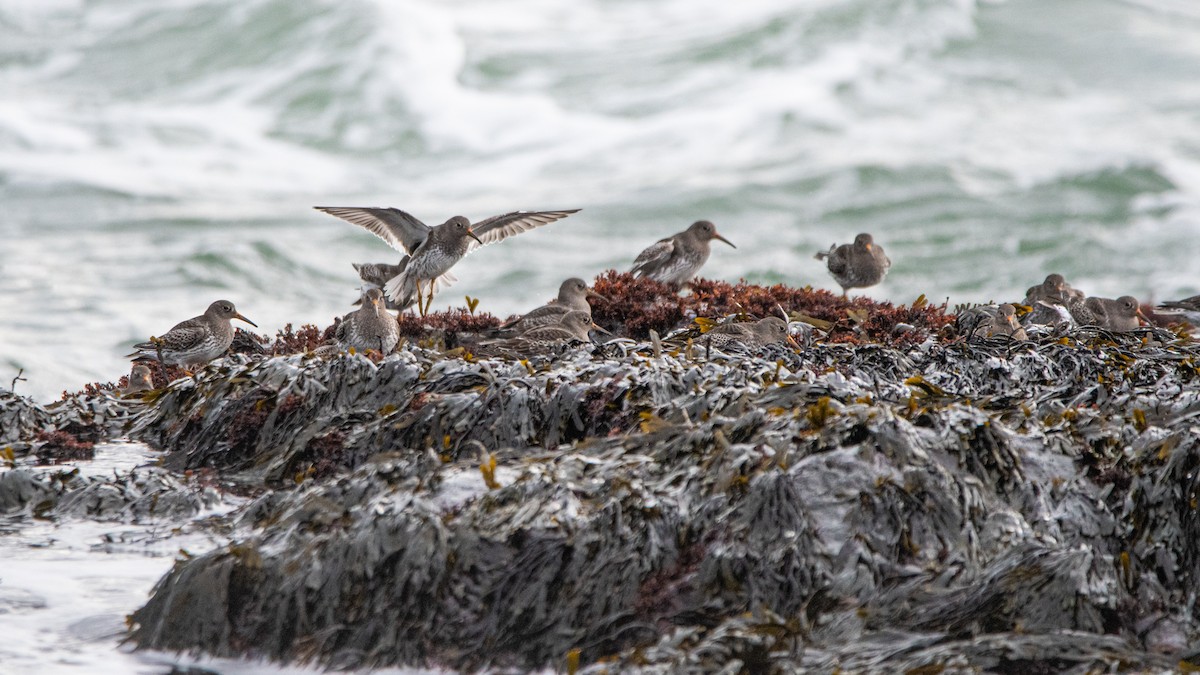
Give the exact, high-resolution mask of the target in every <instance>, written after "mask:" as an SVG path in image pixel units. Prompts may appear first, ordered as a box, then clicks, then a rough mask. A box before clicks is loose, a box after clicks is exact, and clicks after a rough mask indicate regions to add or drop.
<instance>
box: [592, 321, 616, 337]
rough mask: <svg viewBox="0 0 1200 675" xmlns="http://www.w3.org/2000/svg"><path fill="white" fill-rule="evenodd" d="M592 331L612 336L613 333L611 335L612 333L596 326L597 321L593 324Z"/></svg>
mask: <svg viewBox="0 0 1200 675" xmlns="http://www.w3.org/2000/svg"><path fill="white" fill-rule="evenodd" d="M592 330H598V331H600V332H601V333H604V334H605V335H612V333H610V332H608V331H606V330H604V329H603V328H601V327H600V326H598V325H596V322H595V321H593V322H592Z"/></svg>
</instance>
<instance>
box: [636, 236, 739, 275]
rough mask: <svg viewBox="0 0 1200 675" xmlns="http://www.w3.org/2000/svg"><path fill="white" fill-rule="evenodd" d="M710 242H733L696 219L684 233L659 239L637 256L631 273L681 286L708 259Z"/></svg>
mask: <svg viewBox="0 0 1200 675" xmlns="http://www.w3.org/2000/svg"><path fill="white" fill-rule="evenodd" d="M713 239H720V240H721V241H723V242H725V243H726V244H729V245H730V246H733V242H731V241H729V240H728V239H726V238H725V237H722V236H721V235H720V234H717V226H716V225H713V224H712V223H710V222H709V221H707V220H697V221H696V222H694V223H692V226H691V227H689V228H688V229H686V230H684V231H683V232H679V233H677V234H674V235H672V236H670V237H667V238H666V239H659V240H658V241H657V242H655V243H654V244H652V245H651V246H650V247H649V248H647V249H646V250H644V251H642V252H641V253H639V254H638V257H637V258H636V259H634V261H633V273H634V275H635V276H637V277H646V278H647V279H653V280H654V281H658V282H660V283H664V284H671V285H672V286H676V287H678V286H682V285H684V284H686V283H687V282H689V281H691V279H692V277H694V276H696V272H699V271H700V268H701V267H703V266H704V263H705V262H706V261H707V260H708V254H709V247H708V244H709V242H711V241H712V240H713ZM733 248H737V247H736V246H733Z"/></svg>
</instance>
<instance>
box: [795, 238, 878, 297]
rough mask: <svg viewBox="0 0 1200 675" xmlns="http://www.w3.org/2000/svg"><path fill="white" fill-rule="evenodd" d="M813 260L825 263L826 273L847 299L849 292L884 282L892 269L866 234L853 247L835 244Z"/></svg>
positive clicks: (855, 240) (872, 239) (873, 241)
mask: <svg viewBox="0 0 1200 675" xmlns="http://www.w3.org/2000/svg"><path fill="white" fill-rule="evenodd" d="M814 257H815V258H816V259H817V260H825V261H826V262H825V265H826V267H828V268H829V273H830V274H831V275H833V279H834V281H836V282H838V285H839V286H841V287H842V297H848V295H849V291H850V289H851V288H867V287H868V286H874V285H875V284H877V283H879V282H881V281H883V278H884V277H886V276H887V273H888V269H890V268H891V266H892V261H891V260H890V259H888V257H887V254H885V253H884V252H883V247H882V246H879V245H877V244H876V243H875V239H874V237H872V236H871V235H869V234H867V233H865V232H864V233H863V234H860V235H858V236H857V237H855V238H854V243H853V244H842V245H841V246H838V245H837V244H834V245H833V246H830V247H829V250H828V251H821V252H820V253H817V254H816V255H815V256H814Z"/></svg>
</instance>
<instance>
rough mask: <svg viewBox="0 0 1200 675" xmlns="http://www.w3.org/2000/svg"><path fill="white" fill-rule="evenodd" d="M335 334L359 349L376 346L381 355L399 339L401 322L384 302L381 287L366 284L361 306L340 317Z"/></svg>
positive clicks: (343, 342)
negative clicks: (397, 320) (389, 311)
mask: <svg viewBox="0 0 1200 675" xmlns="http://www.w3.org/2000/svg"><path fill="white" fill-rule="evenodd" d="M335 337H337V340H338V342H340V343H342V344H343V345H345V346H347V347H353V348H354V349H355V350H357V351H360V352H365V351H366V350H368V349H378V350H379V351H380V352H381V353H383V354H384V355H387V354H391V353H392V350H393V349H395V348H396V343H398V342H400V324H398V323H396V317H394V316H392V315H391V314H390V313H388V311H387V308H385V307H384V306H383V291H381V290H379V289H378V288H368V289H367V292H366V293H364V294H363V303H362V307H360V308H358V309H356V310H354V311H353V312H350V313H349V314H347V315H346V317H345V318H344V319H342V322H341V323H339V324H338V327H337V332H336V333H335Z"/></svg>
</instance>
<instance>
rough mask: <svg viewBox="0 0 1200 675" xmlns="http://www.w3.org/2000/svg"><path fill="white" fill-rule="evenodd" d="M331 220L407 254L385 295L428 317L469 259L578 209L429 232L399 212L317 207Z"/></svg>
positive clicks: (460, 223) (460, 222) (454, 223)
mask: <svg viewBox="0 0 1200 675" xmlns="http://www.w3.org/2000/svg"><path fill="white" fill-rule="evenodd" d="M313 208H315V209H317V210H318V211H324V212H325V213H328V214H329V215H331V216H337V217H338V218H341V219H342V220H345V221H348V222H351V223H354V224H355V225H359V226H361V227H364V228H366V229H367V230H368V231H370V232H371V233H372V234H374V235H375V236H377V237H379V238H380V239H382V240H384V241H385V242H387V243H388V245H390V246H391V247H392V248H394V249H396V250H397V251H400V252H401V253H405V254H407V255H406V257H405V258H404V259H402V260H401V261H400V265H401V266H402V267H403V269H402V270H401V271H400V273H399V274H397V275H396V276H394V277H392V278H390V279H388V281H387V283H385V284H384V293H385V294H386V295H387V297H388V299H389V300H393V301H395V302H396V303H397V305H398V306H400V307H403V308H408V307H410V306H411V305H412V304H414V303H416V304H417V310H418V311H419V312H420V313H422V314H424V313H425V312H426V311H428V309H429V303H431V302H432V301H433V294H434V291H435V290H436V289H437V287H438V286H439V285H441V286H446V285H449V284H450V283H451V282H453V281H454V280H455V279H454V277H453V276H452V275H450V274H449V271H450V268H451V267H454V265H455V264H456V263H457V262H458V261H459V260H461V259H462V257H463V256H465V255H466V254H467V253H470V252H471V251H473V250H475V249H477V248H479V247H480V246H486V245H487V244H494V243H496V242H498V241H502V240H504V239H507V238H508V237H511V236H513V235H515V234H520V233H522V232H527V231H529V230H532V229H533V228H535V227H539V226H541V225H545V224H547V223H552V222H554V221H556V220H559V219H562V218H566V217H567V216H569V215H571V214H572V213H576V212H577V211H579V209H566V210H563V211H514V212H513V213H506V214H504V215H500V216H492V217H491V218H486V219H484V220H481V221H479V222H478V223H475V224H474V225H472V224H471V221H469V220H467V219H466V218H464V217H463V216H454V217H452V218H450V219H449V220H447V221H446V222H445V223H442V224H441V225H438V226H437V227H429V226H428V225H426V224H425V223H423V222H421V221H420V220H418V219H417V218H416V217H414V216H412V215H411V214H408V213H405V212H404V211H401V210H400V209H392V208H376V207H356V206H352V207H341V206H315V207H313Z"/></svg>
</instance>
